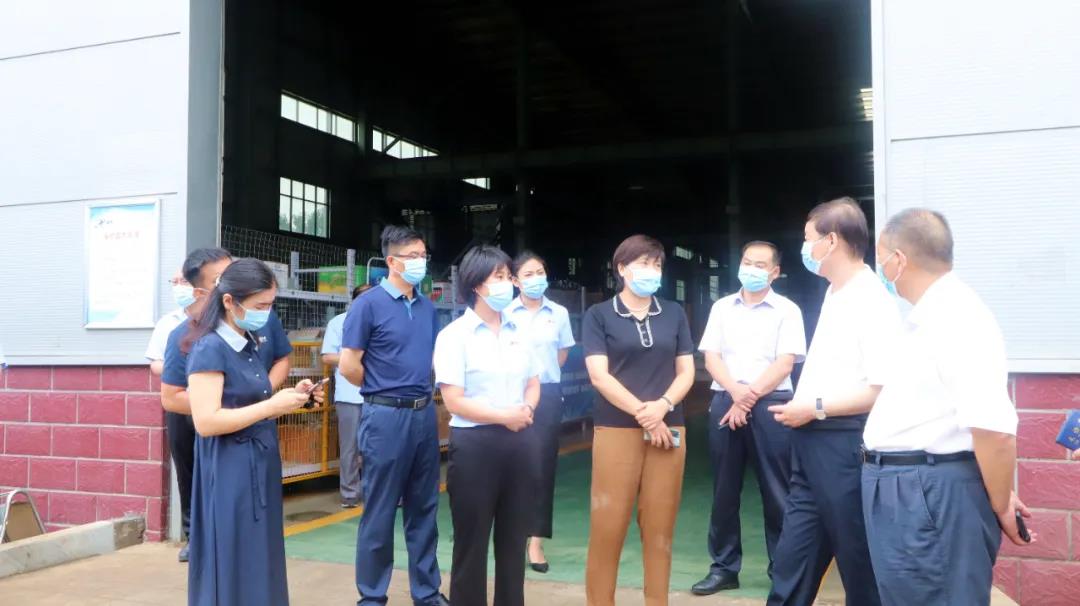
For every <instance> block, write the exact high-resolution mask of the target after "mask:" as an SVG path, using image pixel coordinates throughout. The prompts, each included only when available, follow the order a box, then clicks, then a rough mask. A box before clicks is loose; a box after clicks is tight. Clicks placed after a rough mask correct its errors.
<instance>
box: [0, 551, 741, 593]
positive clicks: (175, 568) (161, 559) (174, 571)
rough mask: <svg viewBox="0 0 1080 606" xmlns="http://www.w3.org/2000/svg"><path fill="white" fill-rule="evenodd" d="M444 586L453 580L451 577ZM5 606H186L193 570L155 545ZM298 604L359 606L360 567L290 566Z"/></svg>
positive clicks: (30, 579)
mask: <svg viewBox="0 0 1080 606" xmlns="http://www.w3.org/2000/svg"><path fill="white" fill-rule="evenodd" d="M444 580H447V579H446V578H445V577H444ZM584 595H585V594H584V588H583V587H582V586H580V585H563V584H556V583H543V582H531V581H530V582H528V583H526V588H525V601H526V603H528V604H536V605H538V606H539V605H543V606H571V605H573V606H580V605H581V604H584V602H585V598H584ZM0 596H3V599H2V600H0V603H3V604H11V605H12V606H23V605H28V606H29V605H33V606H76V605H78V606H106V605H109V606H112V605H115V606H185V605H186V604H187V567H186V566H184V565H183V564H178V563H177V562H176V547H173V546H169V545H163V544H159V543H148V544H144V545H138V546H136V547H130V548H128V549H124V550H121V551H118V552H116V553H113V554H109V555H105V556H99V557H96V558H90V559H88V560H82V561H79V562H73V563H71V564H65V565H63V566H57V567H55V568H50V569H47V570H41V571H38V572H32V573H29V574H24V575H19V576H15V577H11V578H9V579H4V580H0ZM289 596H290V598H291V604H292V605H293V606H336V605H341V606H347V605H351V604H355V603H356V588H355V586H354V585H353V568H352V566H347V565H344V564H328V563H323V562H310V561H305V560H289ZM616 602H617V603H618V604H619V606H623V605H624V604H625V605H636V604H642V603H643V600H642V598H641V595H640V592H639V591H638V590H631V589H626V590H622V589H620V590H619V592H618V594H617V597H616ZM411 603H412V600H411V599H410V597H409V584H408V578H407V576H406V574H405V573H404V572H401V571H396V572H395V573H394V577H393V581H392V582H391V585H390V604H398V605H406V604H411ZM760 603H761V602H760V601H757V600H727V601H723V600H718V599H715V598H709V599H702V598H695V597H693V596H690V595H687V594H672V600H671V606H705V605H706V604H707V605H708V606H756V605H758V604H760Z"/></svg>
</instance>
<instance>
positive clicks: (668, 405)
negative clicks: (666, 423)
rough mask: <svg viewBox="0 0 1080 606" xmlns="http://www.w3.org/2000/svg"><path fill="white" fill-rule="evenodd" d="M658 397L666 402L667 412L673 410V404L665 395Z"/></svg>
mask: <svg viewBox="0 0 1080 606" xmlns="http://www.w3.org/2000/svg"><path fill="white" fill-rule="evenodd" d="M660 399H661V400H663V401H665V402H667V411H668V412H675V404H674V403H673V402H672V401H671V400H669V399H668V397H667V396H660Z"/></svg>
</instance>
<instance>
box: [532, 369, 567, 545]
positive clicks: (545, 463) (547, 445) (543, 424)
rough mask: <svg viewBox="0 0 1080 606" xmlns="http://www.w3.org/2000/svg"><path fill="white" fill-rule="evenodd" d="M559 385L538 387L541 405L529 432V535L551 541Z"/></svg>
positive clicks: (560, 407) (560, 405)
mask: <svg viewBox="0 0 1080 606" xmlns="http://www.w3.org/2000/svg"><path fill="white" fill-rule="evenodd" d="M562 413H563V399H562V386H561V385H559V384H558V383H544V384H543V385H541V386H540V404H538V405H537V407H536V414H534V415H533V424H532V431H533V433H534V434H535V443H536V448H537V454H536V458H535V459H534V460H535V461H536V465H537V488H536V494H535V495H534V497H533V499H534V502H535V503H536V508H535V511H536V515H535V517H534V518H533V520H532V524H531V525H530V530H529V536H533V537H544V538H546V539H550V538H551V520H552V516H553V515H554V513H553V509H554V507H553V503H554V500H555V470H556V468H557V467H558V463H559V428H560V427H562Z"/></svg>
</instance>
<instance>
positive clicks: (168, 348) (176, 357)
mask: <svg viewBox="0 0 1080 606" xmlns="http://www.w3.org/2000/svg"><path fill="white" fill-rule="evenodd" d="M190 329H191V323H190V322H181V323H180V325H179V326H177V327H176V328H174V329H173V331H172V332H171V333H169V340H168V341H167V342H166V344H165V361H164V367H163V368H162V371H161V382H162V383H165V384H166V385H174V386H176V387H183V388H185V389H186V388H187V385H188V381H187V376H188V354H186V353H184V352H183V351H181V350H180V344H181V343H183V341H184V337H186V336H187V333H188V330H190ZM254 336H255V341H253V343H254V345H255V346H256V347H255V353H257V354H258V357H259V360H260V361H261V362H262V365H263V366H264V367H265V368H266V370H267V371H269V370H270V367H272V366H273V365H274V362H277V361H278V360H280V359H281V358H284V357H285V356H287V355H289V353H291V352H292V345H291V344H290V343H289V335H287V334H286V333H285V329H284V328H283V327H282V326H281V318H279V317H278V315H277V312H275V311H271V312H270V320H268V321H267V322H266V326H263V327H262V328H260V329H259V330H256V331H255V332H254ZM193 348H194V347H193Z"/></svg>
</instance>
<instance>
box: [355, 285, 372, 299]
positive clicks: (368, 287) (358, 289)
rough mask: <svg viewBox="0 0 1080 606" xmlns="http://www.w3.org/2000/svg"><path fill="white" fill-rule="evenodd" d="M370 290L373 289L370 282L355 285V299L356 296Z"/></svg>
mask: <svg viewBox="0 0 1080 606" xmlns="http://www.w3.org/2000/svg"><path fill="white" fill-rule="evenodd" d="M369 290H371V285H370V284H360V285H358V286H354V287H353V289H352V298H354V299H355V298H356V297H359V296H360V295H362V294H364V293H365V292H367V291H369Z"/></svg>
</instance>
